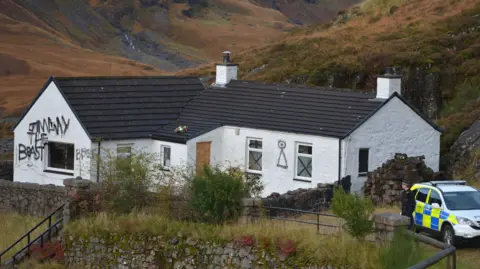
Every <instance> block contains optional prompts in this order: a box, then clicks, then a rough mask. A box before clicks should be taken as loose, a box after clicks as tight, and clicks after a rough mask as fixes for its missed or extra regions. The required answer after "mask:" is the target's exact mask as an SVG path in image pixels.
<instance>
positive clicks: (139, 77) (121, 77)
mask: <svg viewBox="0 0 480 269" xmlns="http://www.w3.org/2000/svg"><path fill="white" fill-rule="evenodd" d="M53 78H55V79H56V80H77V79H88V80H105V79H185V78H195V79H198V77H197V76H77V77H55V76H53Z"/></svg>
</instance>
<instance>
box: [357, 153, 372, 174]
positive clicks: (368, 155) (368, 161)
mask: <svg viewBox="0 0 480 269" xmlns="http://www.w3.org/2000/svg"><path fill="white" fill-rule="evenodd" d="M365 150H366V151H367V171H366V172H361V171H360V168H361V166H360V152H361V151H365ZM369 164H370V149H369V148H359V149H358V176H359V177H366V176H367V174H368V166H369Z"/></svg>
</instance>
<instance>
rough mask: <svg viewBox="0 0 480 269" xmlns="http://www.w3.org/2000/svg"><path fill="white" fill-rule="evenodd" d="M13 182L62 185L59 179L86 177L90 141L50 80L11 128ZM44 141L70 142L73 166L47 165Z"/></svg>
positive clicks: (87, 173)
mask: <svg viewBox="0 0 480 269" xmlns="http://www.w3.org/2000/svg"><path fill="white" fill-rule="evenodd" d="M14 135H15V140H14V143H15V149H14V150H15V152H14V181H19V182H32V183H39V184H55V185H63V179H65V178H68V177H77V176H81V177H83V178H85V179H88V178H90V175H89V167H90V162H89V160H88V159H83V160H81V157H82V152H83V153H84V152H88V151H89V150H90V147H91V141H90V139H89V137H88V135H87V133H86V132H85V130H84V129H83V127H82V125H81V124H80V122H79V121H78V119H77V117H76V116H75V115H74V113H73V111H72V110H71V109H70V107H69V105H68V104H67V102H66V101H65V99H64V98H63V96H62V94H61V93H60V91H59V90H58V88H57V87H56V85H55V83H54V82H50V84H49V85H48V86H47V88H46V89H45V90H44V91H43V93H42V94H41V95H40V96H39V98H38V99H37V100H36V101H35V103H34V104H33V105H32V107H31V108H30V110H29V111H28V112H27V114H26V115H25V116H24V117H23V119H22V120H21V122H19V124H18V125H17V126H16V128H15V130H14ZM47 141H55V142H63V143H72V144H74V151H75V154H74V157H75V161H74V169H73V170H65V169H54V168H49V167H48V154H47V153H46V150H44V145H43V144H44V143H46V142H47Z"/></svg>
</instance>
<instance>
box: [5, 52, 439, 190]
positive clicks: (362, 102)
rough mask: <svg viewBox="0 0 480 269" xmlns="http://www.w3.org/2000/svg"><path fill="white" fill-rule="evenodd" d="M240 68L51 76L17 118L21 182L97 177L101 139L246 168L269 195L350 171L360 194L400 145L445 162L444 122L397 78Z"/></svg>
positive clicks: (196, 162) (178, 160)
mask: <svg viewBox="0 0 480 269" xmlns="http://www.w3.org/2000/svg"><path fill="white" fill-rule="evenodd" d="M237 71H238V65H236V64H232V63H230V61H229V57H228V55H227V56H226V57H224V62H223V63H222V64H217V74H216V82H215V83H214V84H213V85H212V86H210V87H208V88H206V89H204V88H203V86H202V84H201V82H200V80H199V79H198V78H195V77H98V78H87V77H78V78H50V79H49V81H48V82H47V84H46V85H45V87H44V88H43V90H42V91H41V92H40V94H39V95H38V97H37V98H36V99H35V100H34V101H33V103H32V105H31V106H30V107H29V108H28V109H27V110H26V112H25V113H24V115H23V116H22V118H21V119H20V121H19V122H18V123H17V125H16V126H15V127H14V133H15V168H14V181H23V182H36V183H41V184H49V183H50V184H57V185H60V184H62V180H63V179H64V178H65V176H81V177H82V178H86V179H91V180H94V181H96V180H98V174H97V173H96V172H93V171H96V169H95V164H93V163H91V162H90V160H86V159H87V158H85V156H86V154H85V153H86V152H89V151H90V150H96V149H98V148H99V147H101V148H109V149H114V150H116V151H117V154H119V155H120V154H128V153H129V152H131V150H132V148H135V149H139V150H145V151H148V152H152V153H160V155H161V162H162V164H163V165H165V166H166V167H169V166H170V167H173V166H183V165H187V166H190V167H197V168H198V167H200V166H201V165H203V164H210V165H220V166H241V167H243V168H244V169H245V171H246V172H248V173H252V174H257V175H259V176H261V178H262V180H263V182H264V183H265V186H266V187H265V190H264V193H263V194H264V195H268V194H270V193H271V192H280V193H282V192H285V191H288V190H293V189H297V188H310V187H314V186H316V184H318V183H332V182H335V181H337V180H339V179H340V178H342V177H345V176H347V175H350V176H351V178H352V190H353V191H360V190H361V188H362V186H363V183H364V182H365V180H366V173H367V172H368V171H371V170H373V169H375V168H376V167H378V166H379V165H381V164H382V163H383V162H384V161H386V160H387V159H390V158H392V157H393V156H394V155H395V153H398V152H400V153H406V154H408V155H424V156H425V162H426V164H427V165H428V166H429V167H431V168H432V169H434V170H438V169H439V153H440V135H441V132H442V131H441V129H440V128H439V127H438V126H437V125H435V124H434V123H433V122H431V121H430V120H429V119H427V118H426V117H424V116H423V115H422V114H420V113H419V112H418V111H417V110H416V109H414V108H413V107H412V106H411V105H409V103H408V102H407V101H406V100H405V99H404V98H402V96H401V94H400V92H401V91H400V89H401V88H400V85H401V77H400V76H396V75H388V74H387V75H382V76H378V78H377V79H378V80H377V90H376V92H375V93H359V92H353V91H346V90H340V89H336V90H330V89H325V88H311V87H303V86H293V85H282V84H270V83H261V82H252V81H241V80H237ZM179 126H187V127H188V129H187V131H186V132H180V133H179V132H175V129H176V128H177V127H179ZM96 141H100V142H96Z"/></svg>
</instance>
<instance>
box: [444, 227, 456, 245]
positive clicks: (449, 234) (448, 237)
mask: <svg viewBox="0 0 480 269" xmlns="http://www.w3.org/2000/svg"><path fill="white" fill-rule="evenodd" d="M442 241H443V243H445V244H447V245H450V246H454V245H455V231H454V230H453V227H452V226H451V225H450V224H445V225H444V226H443V228H442Z"/></svg>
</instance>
